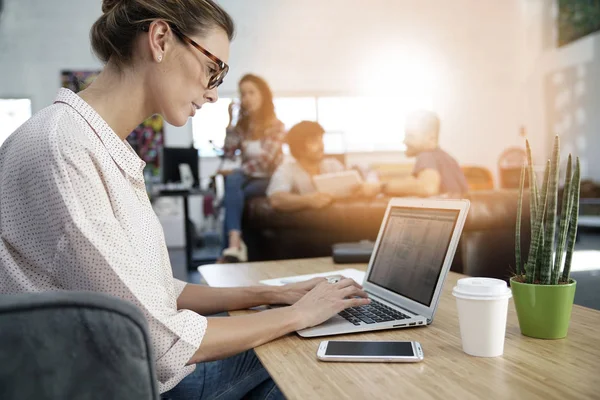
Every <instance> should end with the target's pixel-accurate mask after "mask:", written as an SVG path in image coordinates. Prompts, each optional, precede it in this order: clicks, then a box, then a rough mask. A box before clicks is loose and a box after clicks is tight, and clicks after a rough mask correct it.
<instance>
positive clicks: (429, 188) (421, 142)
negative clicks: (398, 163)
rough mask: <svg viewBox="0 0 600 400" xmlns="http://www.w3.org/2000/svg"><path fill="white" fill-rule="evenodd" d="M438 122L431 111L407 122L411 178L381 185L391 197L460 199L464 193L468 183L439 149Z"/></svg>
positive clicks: (449, 156) (416, 114)
mask: <svg viewBox="0 0 600 400" xmlns="http://www.w3.org/2000/svg"><path fill="white" fill-rule="evenodd" d="M439 131H440V120H439V118H438V116H437V115H436V114H435V113H433V112H431V111H415V112H413V113H411V114H410V115H409V116H408V117H407V119H406V125H405V129H404V134H405V136H404V144H405V145H406V156H407V157H416V161H415V166H414V169H413V173H412V176H410V177H407V178H402V179H393V180H391V181H389V182H388V183H386V184H385V185H383V188H382V191H383V192H384V193H385V194H387V195H390V196H421V197H428V196H438V195H447V196H449V197H461V196H462V195H463V194H464V193H466V192H467V190H468V186H467V179H466V178H465V175H464V173H463V172H462V169H461V168H460V166H459V165H458V163H457V162H456V160H455V159H454V158H452V156H451V155H450V154H448V153H446V152H445V151H444V150H442V149H440V147H439V144H438V136H439Z"/></svg>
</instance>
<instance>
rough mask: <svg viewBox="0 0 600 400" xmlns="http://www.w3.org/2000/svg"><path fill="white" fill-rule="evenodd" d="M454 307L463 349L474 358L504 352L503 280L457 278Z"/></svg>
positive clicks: (505, 304)
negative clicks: (456, 310)
mask: <svg viewBox="0 0 600 400" xmlns="http://www.w3.org/2000/svg"><path fill="white" fill-rule="evenodd" d="M452 294H453V295H454V297H456V307H457V308H458V323H459V325H460V337H461V339H462V347H463V351H464V352H465V353H467V354H469V355H472V356H476V357H498V356H501V355H502V353H503V352H504V337H505V334H506V314H507V311H508V299H510V298H511V296H512V292H511V290H510V288H508V286H507V285H506V282H504V281H503V280H500V279H492V278H463V279H459V280H458V282H457V284H456V286H455V287H454V289H453V290H452Z"/></svg>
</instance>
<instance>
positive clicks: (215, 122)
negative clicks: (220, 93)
mask: <svg viewBox="0 0 600 400" xmlns="http://www.w3.org/2000/svg"><path fill="white" fill-rule="evenodd" d="M231 100H232V99H231V98H226V97H221V98H219V100H217V102H216V103H206V104H204V105H203V106H202V108H201V109H200V110H199V111H198V112H197V113H196V116H194V118H192V131H193V133H194V147H195V148H197V149H198V150H199V152H200V157H215V156H216V155H217V152H216V151H215V147H217V148H221V147H223V143H224V141H225V129H227V125H228V124H229V113H228V111H227V109H228V107H229V104H230V103H231ZM211 142H212V143H211Z"/></svg>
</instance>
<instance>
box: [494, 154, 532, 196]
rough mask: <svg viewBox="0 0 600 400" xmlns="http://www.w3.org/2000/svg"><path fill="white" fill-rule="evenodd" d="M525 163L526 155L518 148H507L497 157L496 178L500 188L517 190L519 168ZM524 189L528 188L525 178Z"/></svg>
mask: <svg viewBox="0 0 600 400" xmlns="http://www.w3.org/2000/svg"><path fill="white" fill-rule="evenodd" d="M526 162H527V153H526V152H525V150H524V149H522V148H520V147H509V148H508V149H506V150H504V151H503V152H502V154H500V157H498V177H499V180H500V188H502V189H518V188H519V183H520V181H521V167H522V165H523V164H524V163H526ZM525 187H529V179H528V176H525Z"/></svg>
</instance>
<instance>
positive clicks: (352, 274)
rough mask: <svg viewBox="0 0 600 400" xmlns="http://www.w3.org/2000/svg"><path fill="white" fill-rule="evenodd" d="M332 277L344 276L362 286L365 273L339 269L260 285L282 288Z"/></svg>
mask: <svg viewBox="0 0 600 400" xmlns="http://www.w3.org/2000/svg"><path fill="white" fill-rule="evenodd" d="M331 275H342V276H344V277H346V278H352V279H354V280H355V281H356V282H358V283H360V284H362V283H363V280H364V279H365V273H364V272H363V271H359V270H357V269H354V268H347V269H339V270H337V271H329V272H321V273H319V274H307V275H296V276H287V277H283V278H276V279H267V280H264V281H260V283H262V284H265V285H271V286H282V285H285V284H288V283H296V282H302V281H307V280H309V279H312V278H318V277H325V276H331Z"/></svg>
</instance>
